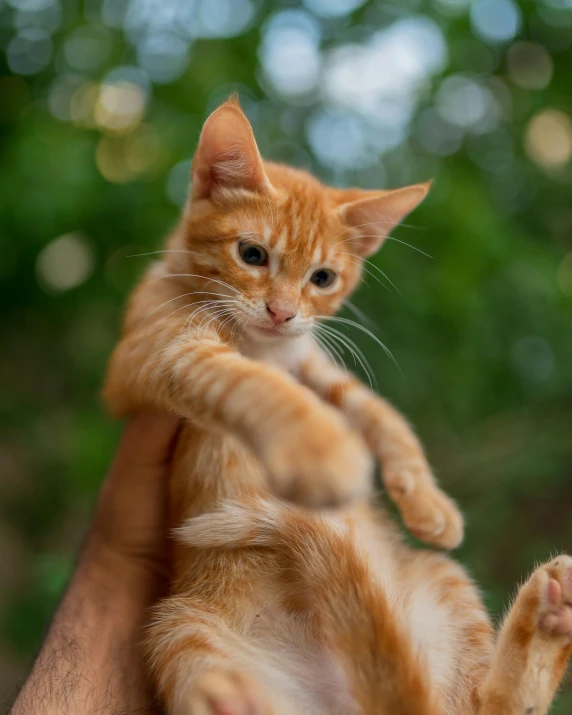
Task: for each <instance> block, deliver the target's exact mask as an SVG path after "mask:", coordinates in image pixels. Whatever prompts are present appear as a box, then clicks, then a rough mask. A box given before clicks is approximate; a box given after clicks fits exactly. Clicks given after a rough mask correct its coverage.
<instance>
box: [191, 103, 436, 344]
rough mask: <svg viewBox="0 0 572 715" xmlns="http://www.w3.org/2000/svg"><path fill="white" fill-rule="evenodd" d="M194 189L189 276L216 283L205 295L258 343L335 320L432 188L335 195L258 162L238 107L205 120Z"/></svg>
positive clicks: (300, 174)
mask: <svg viewBox="0 0 572 715" xmlns="http://www.w3.org/2000/svg"><path fill="white" fill-rule="evenodd" d="M191 180H192V190H191V196H190V199H189V204H188V206H187V209H186V213H185V216H184V222H183V229H184V239H183V240H184V248H185V249H186V250H187V251H188V252H189V253H188V258H187V261H188V264H187V266H186V267H185V268H186V270H187V271H188V273H191V274H194V275H200V276H204V277H205V278H208V279H210V280H212V283H209V284H208V288H205V291H207V290H208V291H212V292H213V293H219V294H220V295H219V296H218V297H217V296H212V298H213V300H221V301H223V300H224V301H228V300H230V301H232V302H225V303H224V304H223V303H221V310H222V309H223V308H226V310H227V313H226V314H224V313H223V315H224V316H225V317H228V320H229V322H230V321H233V322H234V325H235V329H236V330H237V331H238V332H241V333H243V334H245V335H248V336H249V337H250V338H251V339H254V340H257V341H270V340H284V339H288V338H292V337H296V336H299V335H302V334H304V333H306V332H308V331H310V330H311V328H312V326H313V325H314V323H315V321H316V320H318V319H319V318H320V316H328V315H331V314H332V313H334V312H336V311H337V310H338V309H339V308H340V306H341V305H342V303H343V301H344V299H345V298H346V297H347V296H348V295H349V294H350V293H351V292H352V291H353V290H354V288H355V287H356V285H357V283H358V281H359V279H360V276H361V271H362V264H363V260H364V258H365V257H367V256H368V255H371V254H372V253H374V252H375V251H376V250H377V249H378V248H379V246H380V245H381V244H382V242H383V240H384V238H385V237H386V236H387V234H388V233H389V232H390V231H391V229H392V228H393V227H394V226H395V225H396V224H397V223H398V222H399V221H400V220H401V219H402V218H403V217H404V216H405V215H406V214H407V213H409V211H411V210H412V209H413V208H415V206H416V205H417V204H418V203H419V202H420V201H421V200H422V199H423V198H424V197H425V195H426V193H427V191H428V188H429V186H428V185H427V184H419V185H415V186H411V187H406V188H405V189H400V190H397V191H361V190H359V189H349V190H342V189H333V188H330V187H326V186H324V185H323V184H321V183H320V182H318V181H317V180H316V179H315V178H314V177H312V176H311V175H310V174H308V173H306V172H304V171H299V170H296V169H292V168H290V167H286V166H281V165H277V164H272V163H269V162H264V161H263V160H262V158H261V157H260V154H259V152H258V148H257V146H256V142H255V140H254V135H253V133H252V129H251V127H250V124H249V123H248V120H247V119H246V117H245V115H244V114H243V113H242V111H241V109H240V107H239V106H238V104H237V102H236V101H235V100H229V101H228V102H226V103H225V104H223V105H222V106H221V107H219V109H217V110H216V111H215V112H214V113H213V114H211V116H210V117H209V118H208V119H207V121H206V123H205V125H204V127H203V131H202V133H201V138H200V141H199V146H198V148H197V151H196V154H195V158H194V160H193V168H192V172H191ZM206 297H207V296H205V298H206ZM231 316H232V317H231Z"/></svg>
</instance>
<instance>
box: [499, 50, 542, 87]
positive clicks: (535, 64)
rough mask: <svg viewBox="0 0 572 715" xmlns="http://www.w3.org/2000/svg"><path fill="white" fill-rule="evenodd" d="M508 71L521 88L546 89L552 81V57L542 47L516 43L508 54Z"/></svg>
mask: <svg viewBox="0 0 572 715" xmlns="http://www.w3.org/2000/svg"><path fill="white" fill-rule="evenodd" d="M507 70H508V75H509V77H510V78H511V80H512V81H513V82H514V83H515V84H517V85H518V86H519V87H523V88H524V89H544V88H545V87H547V86H548V85H549V84H550V80H551V79H552V72H553V62H552V57H551V56H550V54H549V53H548V52H547V50H546V49H545V48H544V47H542V45H539V44H537V43H533V42H516V43H515V44H514V45H513V46H512V47H511V48H510V50H509V51H508V54H507Z"/></svg>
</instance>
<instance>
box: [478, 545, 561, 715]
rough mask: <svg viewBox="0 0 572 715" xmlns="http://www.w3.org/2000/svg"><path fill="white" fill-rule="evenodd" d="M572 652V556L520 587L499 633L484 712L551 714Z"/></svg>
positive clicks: (485, 685) (481, 713)
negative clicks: (553, 701) (556, 693)
mask: <svg viewBox="0 0 572 715" xmlns="http://www.w3.org/2000/svg"><path fill="white" fill-rule="evenodd" d="M571 651H572V558H570V557H569V556H565V555H564V556H558V557H557V558H555V559H553V560H552V561H550V562H548V563H547V564H545V565H544V566H541V567H540V568H539V569H537V570H536V571H535V572H534V573H533V574H532V576H531V577H530V579H529V580H528V581H527V583H525V585H524V586H523V587H522V588H521V589H520V591H519V593H518V595H517V597H516V600H515V602H514V604H513V606H512V608H511V609H510V611H509V613H508V616H507V618H506V620H505V622H504V624H503V626H502V629H501V631H500V634H499V639H498V644H497V648H496V652H495V655H494V657H493V662H492V665H491V668H490V671H489V674H488V675H487V677H486V678H485V681H484V683H483V684H482V686H481V688H480V707H479V709H478V710H477V712H478V715H545V713H547V712H548V709H549V707H550V704H551V702H552V699H553V697H554V694H555V692H556V690H557V688H558V685H559V683H560V680H561V679H562V676H563V675H564V671H565V670H566V664H567V662H568V656H569V655H570V652H571Z"/></svg>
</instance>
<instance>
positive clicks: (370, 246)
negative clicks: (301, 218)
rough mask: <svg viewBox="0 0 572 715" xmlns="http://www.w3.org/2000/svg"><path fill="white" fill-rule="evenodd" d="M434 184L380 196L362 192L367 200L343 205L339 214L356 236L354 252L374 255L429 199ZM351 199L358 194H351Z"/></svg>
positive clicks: (363, 199)
mask: <svg viewBox="0 0 572 715" xmlns="http://www.w3.org/2000/svg"><path fill="white" fill-rule="evenodd" d="M430 188H431V182H430V181H427V182H426V183H424V184H414V185H413V186H405V187H404V188H403V189H395V190H394V191H382V192H379V193H377V194H375V193H372V192H369V191H364V192H360V193H362V194H363V195H364V198H358V199H357V200H352V201H349V202H347V203H343V204H342V205H341V206H340V207H339V209H338V211H339V214H340V216H341V218H342V221H343V222H344V223H346V224H347V225H348V226H350V227H352V228H353V229H354V230H355V232H356V233H357V235H356V238H355V240H354V241H353V247H354V250H355V252H356V253H357V254H358V255H359V256H363V257H365V258H367V256H371V255H372V254H373V253H375V252H376V251H377V250H378V249H379V247H380V246H381V244H382V243H383V241H384V240H385V239H386V238H387V237H388V236H389V234H390V233H391V231H392V230H393V229H394V228H395V226H397V224H399V223H401V221H403V219H404V218H405V217H406V216H407V214H408V213H411V211H413V209H414V208H416V207H417V206H418V205H419V204H420V203H421V202H422V201H423V199H424V198H425V197H426V196H427V193H428V192H429V189H430ZM351 194H352V199H353V198H354V197H355V195H356V194H355V192H354V191H352V192H351Z"/></svg>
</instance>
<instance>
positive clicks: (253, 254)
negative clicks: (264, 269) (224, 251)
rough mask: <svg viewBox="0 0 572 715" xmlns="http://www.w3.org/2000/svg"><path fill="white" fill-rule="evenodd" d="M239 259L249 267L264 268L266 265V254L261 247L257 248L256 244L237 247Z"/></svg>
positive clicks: (242, 244) (243, 244)
mask: <svg viewBox="0 0 572 715" xmlns="http://www.w3.org/2000/svg"><path fill="white" fill-rule="evenodd" d="M238 252H239V253H240V257H241V258H242V260H243V261H244V262H245V263H248V265H249V266H266V265H268V254H267V253H266V250H265V249H264V248H262V246H257V245H256V243H241V244H240V245H239V247H238Z"/></svg>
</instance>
